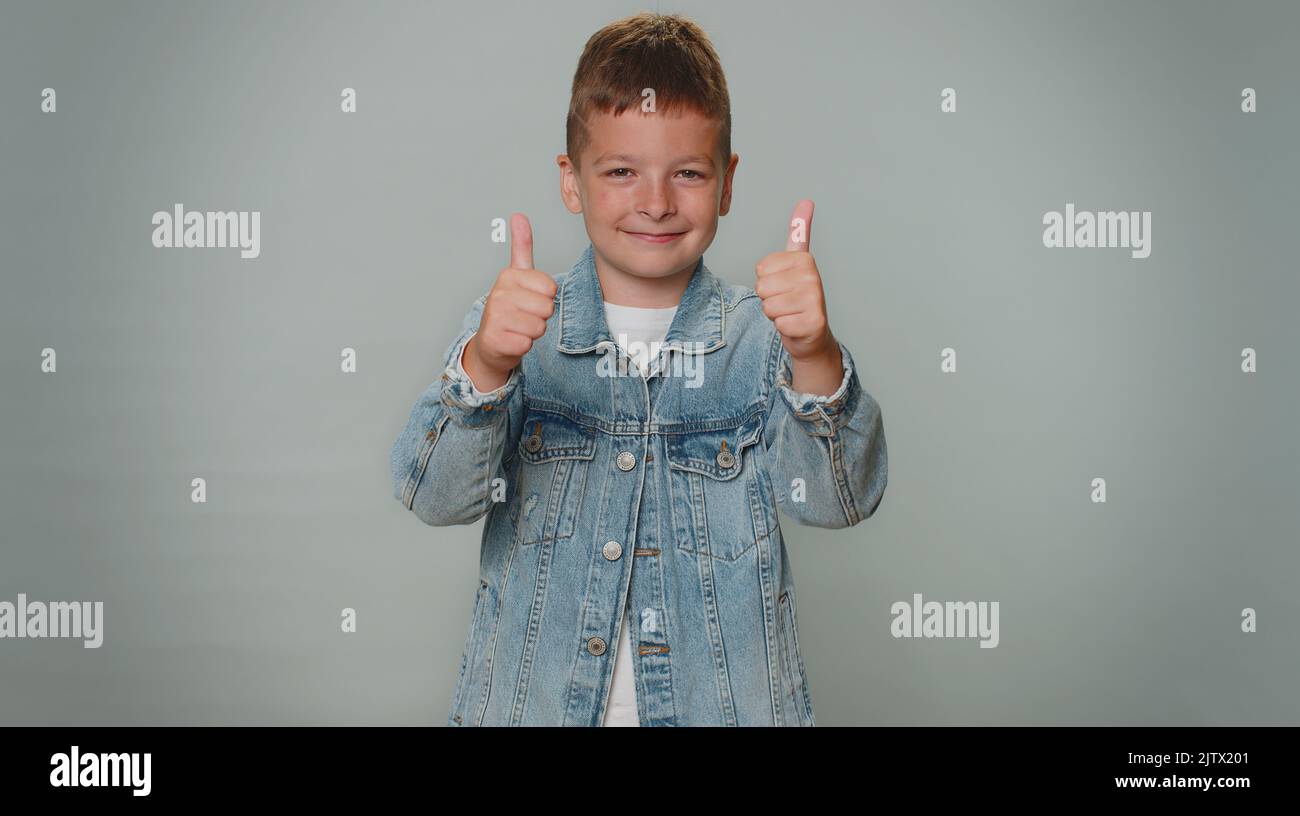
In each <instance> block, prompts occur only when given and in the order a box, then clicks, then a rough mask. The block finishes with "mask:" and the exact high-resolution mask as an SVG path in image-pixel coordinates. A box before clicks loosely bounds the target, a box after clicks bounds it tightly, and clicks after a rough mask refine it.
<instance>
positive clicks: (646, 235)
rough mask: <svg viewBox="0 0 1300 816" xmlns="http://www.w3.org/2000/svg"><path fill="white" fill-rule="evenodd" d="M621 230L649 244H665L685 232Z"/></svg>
mask: <svg viewBox="0 0 1300 816" xmlns="http://www.w3.org/2000/svg"><path fill="white" fill-rule="evenodd" d="M621 231H622V232H625V233H627V234H628V235H630V236H632V237H633V238H636V239H638V240H641V241H646V242H648V243H651V244H666V243H668V242H669V241H676V240H677V239H678V238H680V237H682V236H683V235H685V234H686V233H685V232H632V231H631V230H621Z"/></svg>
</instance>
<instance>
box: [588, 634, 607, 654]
mask: <svg viewBox="0 0 1300 816" xmlns="http://www.w3.org/2000/svg"><path fill="white" fill-rule="evenodd" d="M587 651H589V652H591V653H592V654H594V655H603V654H604V653H605V640H604V639H603V638H598V637H594V638H591V639H590V640H588V641H587Z"/></svg>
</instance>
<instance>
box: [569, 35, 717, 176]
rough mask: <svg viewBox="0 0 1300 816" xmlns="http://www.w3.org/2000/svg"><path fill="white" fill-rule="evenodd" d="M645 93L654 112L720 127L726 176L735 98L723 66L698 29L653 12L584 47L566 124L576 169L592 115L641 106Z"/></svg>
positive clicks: (587, 136) (588, 136) (595, 37)
mask: <svg viewBox="0 0 1300 816" xmlns="http://www.w3.org/2000/svg"><path fill="white" fill-rule="evenodd" d="M645 88H653V89H654V94H655V95H654V99H655V110H656V111H665V110H670V109H672V108H674V107H676V106H681V107H684V108H689V109H693V110H695V111H696V112H698V113H700V114H702V115H704V116H707V117H708V118H710V119H714V120H716V121H719V122H721V123H722V128H721V130H720V132H719V134H718V150H719V153H720V155H721V157H722V164H721V166H720V167H719V168H718V170H719V171H725V170H726V168H727V163H728V162H729V161H730V160H731V97H730V95H729V94H728V93H727V78H726V76H725V75H724V74H723V72H722V61H721V60H719V59H718V54H717V52H716V51H714V50H713V44H712V43H711V42H709V37H708V35H707V34H705V33H704V30H703V29H702V28H700V27H699V26H698V25H696V24H695V23H693V22H691V21H690V20H688V19H686V18H685V17H682V16H680V15H677V14H655V13H653V12H648V11H647V12H642V13H640V14H634V15H632V16H631V17H625V18H623V19H621V20H616V21H614V22H612V23H610V24H609V25H607V26H605V27H604V28H602V29H601V30H600V31H597V32H596V33H595V34H592V35H591V38H590V39H589V40H587V45H586V47H585V48H584V49H583V50H582V56H581V57H580V58H579V59H578V70H577V71H576V72H574V74H573V92H572V96H571V97H570V99H569V116H568V119H567V121H566V123H565V145H566V149H567V150H568V153H569V160H570V161H571V162H573V166H574V167H575V168H577V167H578V156H579V154H580V153H581V152H582V149H583V148H585V147H586V146H587V145H588V143H589V142H590V140H591V136H590V133H589V132H588V130H587V125H586V120H587V117H588V116H589V115H591V114H592V113H593V112H597V111H598V112H601V113H609V112H610V111H613V112H614V114H615V115H618V114H621V113H623V111H625V110H627V109H628V108H632V107H635V108H638V109H639V108H640V105H641V102H642V96H641V92H642V90H643V89H645Z"/></svg>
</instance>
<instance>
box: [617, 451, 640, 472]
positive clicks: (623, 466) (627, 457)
mask: <svg viewBox="0 0 1300 816" xmlns="http://www.w3.org/2000/svg"><path fill="white" fill-rule="evenodd" d="M617 464H618V469H619V470H624V471H626V470H631V469H632V468H634V467H636V457H635V456H633V455H632V454H631V453H630V452H628V451H623V452H622V453H620V454H619V455H618V461H617Z"/></svg>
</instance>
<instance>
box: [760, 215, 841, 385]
mask: <svg viewBox="0 0 1300 816" xmlns="http://www.w3.org/2000/svg"><path fill="white" fill-rule="evenodd" d="M812 216H813V202H812V201H809V200H808V199H804V200H802V201H800V202H799V203H798V204H796V205H795V207H794V214H793V215H792V216H791V218H790V229H789V231H788V232H787V233H786V241H785V251H784V252H773V253H772V254H771V255H768V256H767V257H765V258H764V259H763V260H761V261H759V262H758V264H757V265H756V266H755V272H756V274H757V282H756V283H755V286H754V291H755V292H756V293H757V294H758V296H759V298H761V299H762V301H763V314H765V315H767V316H768V319H770V320H771V321H772V322H773V323H774V324H775V325H776V330H777V332H778V333H779V334H780V335H781V343H782V344H783V345H784V346H785V349H786V351H788V352H790V358H791V369H792V371H791V373H792V375H793V377H794V382H793V383H791V387H792V388H794V390H795V391H799V392H803V393H811V394H831V393H833V392H834V391H835V389H836V388H838V387H839V384H840V381H841V380H842V379H843V370H842V369H841V360H840V345H839V342H838V341H837V340H836V339H835V337H834V336H833V335H832V334H831V329H830V322H829V321H828V320H827V318H826V296H825V294H824V293H823V292H822V278H821V273H820V272H818V271H817V261H816V260H814V259H813V256H812V253H811V252H809V251H808V245H809V242H810V239H811V237H812Z"/></svg>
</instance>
